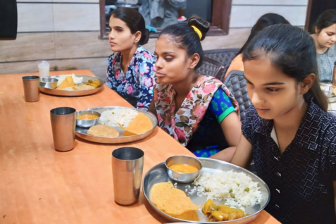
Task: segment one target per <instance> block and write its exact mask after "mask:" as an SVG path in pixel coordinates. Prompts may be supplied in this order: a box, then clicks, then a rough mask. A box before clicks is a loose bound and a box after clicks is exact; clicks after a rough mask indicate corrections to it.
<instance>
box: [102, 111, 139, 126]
mask: <svg viewBox="0 0 336 224" xmlns="http://www.w3.org/2000/svg"><path fill="white" fill-rule="evenodd" d="M137 115H138V111H136V110H133V109H112V110H106V111H104V112H102V113H101V116H100V118H99V123H100V124H103V125H108V126H111V127H119V126H118V123H119V124H120V125H122V126H123V127H127V126H128V125H129V124H130V122H131V121H132V120H133V118H135V117H136V116H137Z"/></svg>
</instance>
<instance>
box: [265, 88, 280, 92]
mask: <svg viewBox="0 0 336 224" xmlns="http://www.w3.org/2000/svg"><path fill="white" fill-rule="evenodd" d="M267 90H268V91H270V92H278V91H279V90H280V89H279V88H267Z"/></svg>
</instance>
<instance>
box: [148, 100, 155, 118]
mask: <svg viewBox="0 0 336 224" xmlns="http://www.w3.org/2000/svg"><path fill="white" fill-rule="evenodd" d="M148 111H149V112H151V113H153V114H154V115H155V116H157V114H156V109H155V103H154V99H152V101H151V103H150V106H149V108H148Z"/></svg>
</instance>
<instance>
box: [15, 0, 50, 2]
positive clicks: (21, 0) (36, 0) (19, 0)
mask: <svg viewBox="0 0 336 224" xmlns="http://www.w3.org/2000/svg"><path fill="white" fill-rule="evenodd" d="M16 2H17V3H21V2H53V0H17V1H16Z"/></svg>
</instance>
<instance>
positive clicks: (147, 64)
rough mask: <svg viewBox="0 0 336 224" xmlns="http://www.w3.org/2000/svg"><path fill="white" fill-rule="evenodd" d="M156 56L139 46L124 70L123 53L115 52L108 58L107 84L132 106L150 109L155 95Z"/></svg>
mask: <svg viewBox="0 0 336 224" xmlns="http://www.w3.org/2000/svg"><path fill="white" fill-rule="evenodd" d="M155 61H156V59H155V56H154V55H153V54H152V53H150V52H149V51H147V50H146V49H145V48H143V47H142V46H139V47H138V49H137V50H136V52H135V53H134V56H133V58H132V60H131V62H130V64H129V66H128V70H127V72H126V74H124V72H123V70H122V66H121V65H122V63H121V62H122V55H121V53H120V52H114V53H113V54H111V56H110V57H109V58H108V67H107V79H106V84H107V85H108V86H109V87H110V88H111V89H113V90H114V91H116V92H117V93H118V94H119V95H120V96H121V97H123V98H124V99H125V100H127V101H128V102H129V103H130V104H132V106H134V107H136V108H138V109H143V110H146V111H147V110H148V108H149V105H150V103H151V100H152V97H153V74H154V69H153V68H154V66H155Z"/></svg>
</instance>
